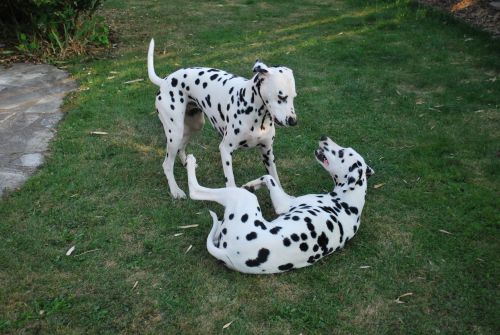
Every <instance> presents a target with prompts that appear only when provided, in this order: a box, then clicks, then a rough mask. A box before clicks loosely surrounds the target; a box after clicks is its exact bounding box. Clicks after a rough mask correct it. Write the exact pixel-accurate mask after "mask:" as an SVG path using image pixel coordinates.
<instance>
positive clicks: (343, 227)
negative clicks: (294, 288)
mask: <svg viewBox="0 0 500 335" xmlns="http://www.w3.org/2000/svg"><path fill="white" fill-rule="evenodd" d="M319 146H320V148H319V149H317V150H316V152H315V155H316V159H317V160H318V162H319V163H320V164H321V165H322V166H323V167H324V168H325V170H326V171H327V172H328V173H329V174H330V175H331V176H332V177H333V180H334V182H335V188H334V189H333V191H332V192H330V193H326V194H309V195H304V196H301V197H297V198H296V197H292V196H289V195H287V194H286V193H285V192H284V191H283V189H282V188H281V187H280V186H279V185H278V184H277V183H276V181H275V179H274V178H273V177H272V176H270V175H266V176H263V177H261V178H260V179H256V180H254V181H251V182H249V183H247V184H245V185H244V187H245V188H246V189H244V188H235V187H226V188H220V189H209V188H205V187H202V186H200V185H199V184H198V181H197V179H196V174H195V168H196V159H195V158H194V157H193V156H192V155H189V156H188V158H187V170H188V180H189V194H190V196H191V198H192V199H195V200H211V201H215V202H218V203H219V204H221V205H223V206H224V207H225V210H224V219H223V220H222V221H219V219H218V218H217V216H216V214H215V213H213V212H210V215H211V216H212V219H213V226H212V230H211V231H210V234H209V235H208V238H207V249H208V251H209V252H210V254H212V256H214V257H215V258H217V259H219V260H221V261H222V262H224V264H225V265H226V266H227V267H229V268H231V269H233V270H237V271H240V272H244V273H252V274H267V273H277V272H283V271H288V270H291V269H297V268H301V267H304V266H308V265H311V264H314V263H315V262H317V261H318V260H319V259H321V258H322V257H324V256H327V255H329V254H331V253H332V252H334V251H337V250H339V249H340V248H342V247H344V246H345V244H346V243H347V241H349V239H351V238H352V237H353V236H354V234H356V231H357V230H358V228H359V225H360V223H361V222H360V217H361V212H362V210H363V206H364V203H365V195H366V189H367V178H368V177H369V176H371V175H372V174H373V170H372V169H371V168H370V167H369V166H368V165H367V164H366V163H365V161H364V159H363V158H362V157H361V156H360V155H359V154H358V153H357V152H356V151H354V150H353V149H352V148H343V147H341V146H339V145H337V144H336V143H334V142H333V141H332V140H330V139H329V138H327V137H322V138H321V141H320V142H319ZM264 184H265V185H266V186H267V187H268V189H269V192H270V195H271V200H272V203H273V206H274V209H275V210H276V212H277V213H278V214H281V215H280V216H279V217H278V218H276V219H275V220H274V221H272V222H268V221H266V220H265V219H264V218H263V217H262V213H261V210H260V207H259V204H258V202H257V198H256V196H255V195H254V194H253V193H251V192H249V191H248V190H247V189H250V190H254V189H258V188H260V187H261V186H262V185H264Z"/></svg>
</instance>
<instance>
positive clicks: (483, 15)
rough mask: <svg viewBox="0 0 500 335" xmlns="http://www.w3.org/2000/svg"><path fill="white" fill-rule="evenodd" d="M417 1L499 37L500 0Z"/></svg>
mask: <svg viewBox="0 0 500 335" xmlns="http://www.w3.org/2000/svg"><path fill="white" fill-rule="evenodd" d="M417 2H419V3H421V4H424V5H429V6H431V7H434V8H437V9H440V10H444V11H446V12H448V13H450V14H452V15H453V16H454V17H456V18H458V19H459V20H462V21H464V22H466V23H467V24H470V25H471V26H473V27H476V28H478V29H480V30H483V31H486V32H488V33H490V34H492V35H493V37H494V38H497V39H498V38H500V1H491V0H417Z"/></svg>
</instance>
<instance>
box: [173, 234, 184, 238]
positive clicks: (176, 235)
mask: <svg viewBox="0 0 500 335" xmlns="http://www.w3.org/2000/svg"><path fill="white" fill-rule="evenodd" d="M182 234H184V233H177V234H174V237H178V236H181V235H182Z"/></svg>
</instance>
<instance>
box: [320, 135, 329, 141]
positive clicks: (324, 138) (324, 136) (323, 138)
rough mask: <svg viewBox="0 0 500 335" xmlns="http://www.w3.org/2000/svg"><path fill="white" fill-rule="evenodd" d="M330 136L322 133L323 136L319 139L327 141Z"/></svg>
mask: <svg viewBox="0 0 500 335" xmlns="http://www.w3.org/2000/svg"><path fill="white" fill-rule="evenodd" d="M327 139H328V137H326V135H321V138H320V139H319V140H320V141H326V140H327Z"/></svg>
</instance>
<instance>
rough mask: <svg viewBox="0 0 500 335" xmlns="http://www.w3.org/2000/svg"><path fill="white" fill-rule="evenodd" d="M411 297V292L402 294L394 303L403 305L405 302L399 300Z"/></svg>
mask: <svg viewBox="0 0 500 335" xmlns="http://www.w3.org/2000/svg"><path fill="white" fill-rule="evenodd" d="M411 295H413V293H412V292H408V293H404V294H401V295H400V296H399V297H398V298H397V299H396V300H395V301H396V302H397V303H398V304H404V303H405V302H404V301H401V298H404V297H409V296H411Z"/></svg>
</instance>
